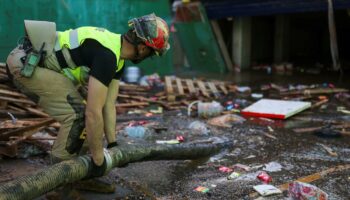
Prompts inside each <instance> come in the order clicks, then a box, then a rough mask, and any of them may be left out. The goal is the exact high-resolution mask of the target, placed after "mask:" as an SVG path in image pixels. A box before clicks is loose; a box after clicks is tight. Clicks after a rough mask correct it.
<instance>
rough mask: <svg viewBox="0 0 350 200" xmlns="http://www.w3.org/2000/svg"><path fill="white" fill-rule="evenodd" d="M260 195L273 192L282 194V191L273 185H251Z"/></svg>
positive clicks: (267, 194)
mask: <svg viewBox="0 0 350 200" xmlns="http://www.w3.org/2000/svg"><path fill="white" fill-rule="evenodd" d="M253 188H254V190H255V191H257V192H258V193H259V194H260V195H261V196H270V195H274V194H282V191H281V190H280V189H278V188H276V187H275V186H273V185H266V184H265V185H256V186H254V187H253Z"/></svg>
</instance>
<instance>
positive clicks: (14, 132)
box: [0, 118, 55, 140]
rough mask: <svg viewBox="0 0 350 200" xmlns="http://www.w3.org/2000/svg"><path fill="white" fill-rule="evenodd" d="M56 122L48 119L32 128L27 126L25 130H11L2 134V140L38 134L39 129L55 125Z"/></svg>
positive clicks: (0, 135)
mask: <svg viewBox="0 0 350 200" xmlns="http://www.w3.org/2000/svg"><path fill="white" fill-rule="evenodd" d="M54 122H55V120H54V119H52V118H47V119H45V120H43V121H41V122H38V123H36V124H34V125H32V126H27V127H23V128H19V129H16V130H10V131H7V132H4V133H1V134H0V140H7V139H8V138H9V137H11V136H19V135H22V136H30V135H33V134H34V133H36V132H37V130H38V129H40V128H42V127H43V126H48V125H50V124H52V123H54Z"/></svg>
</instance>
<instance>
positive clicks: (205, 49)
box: [175, 6, 226, 73]
mask: <svg viewBox="0 0 350 200" xmlns="http://www.w3.org/2000/svg"><path fill="white" fill-rule="evenodd" d="M199 8H200V9H199V11H200V12H201V16H202V20H201V21H194V22H177V23H175V27H176V30H177V34H178V36H179V40H180V42H181V46H182V47H183V49H184V51H185V54H186V57H187V60H188V62H189V64H190V66H191V69H192V70H193V71H200V72H216V73H224V72H226V65H225V61H224V59H223V57H222V55H221V52H220V49H219V46H218V44H217V40H216V38H215V36H214V33H213V31H212V29H211V26H210V23H209V21H208V18H207V17H206V14H205V10H204V8H203V7H202V6H199Z"/></svg>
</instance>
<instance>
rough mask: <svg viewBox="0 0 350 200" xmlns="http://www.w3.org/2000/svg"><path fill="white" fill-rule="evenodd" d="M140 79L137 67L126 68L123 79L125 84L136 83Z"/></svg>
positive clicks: (139, 71)
mask: <svg viewBox="0 0 350 200" xmlns="http://www.w3.org/2000/svg"><path fill="white" fill-rule="evenodd" d="M140 77H141V70H140V68H139V67H136V66H130V67H128V68H126V70H125V75H124V79H125V82H127V83H137V82H138V80H139V78H140Z"/></svg>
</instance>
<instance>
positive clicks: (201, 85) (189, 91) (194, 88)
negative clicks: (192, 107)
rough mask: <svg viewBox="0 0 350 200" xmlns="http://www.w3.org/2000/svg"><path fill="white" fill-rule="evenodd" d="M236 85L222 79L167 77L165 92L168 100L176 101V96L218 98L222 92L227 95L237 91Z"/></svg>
mask: <svg viewBox="0 0 350 200" xmlns="http://www.w3.org/2000/svg"><path fill="white" fill-rule="evenodd" d="M235 89H236V86H235V85H232V84H229V83H224V82H220V81H202V80H191V79H180V78H177V77H170V76H166V77H165V92H166V94H167V97H168V101H175V98H176V97H178V98H184V97H185V98H189V99H193V98H194V97H195V98H197V99H198V98H199V96H198V95H200V97H202V98H207V99H218V98H220V97H221V94H224V95H227V94H228V93H229V91H230V92H235Z"/></svg>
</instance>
